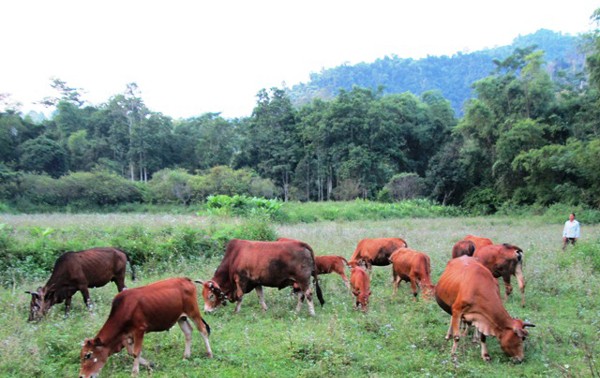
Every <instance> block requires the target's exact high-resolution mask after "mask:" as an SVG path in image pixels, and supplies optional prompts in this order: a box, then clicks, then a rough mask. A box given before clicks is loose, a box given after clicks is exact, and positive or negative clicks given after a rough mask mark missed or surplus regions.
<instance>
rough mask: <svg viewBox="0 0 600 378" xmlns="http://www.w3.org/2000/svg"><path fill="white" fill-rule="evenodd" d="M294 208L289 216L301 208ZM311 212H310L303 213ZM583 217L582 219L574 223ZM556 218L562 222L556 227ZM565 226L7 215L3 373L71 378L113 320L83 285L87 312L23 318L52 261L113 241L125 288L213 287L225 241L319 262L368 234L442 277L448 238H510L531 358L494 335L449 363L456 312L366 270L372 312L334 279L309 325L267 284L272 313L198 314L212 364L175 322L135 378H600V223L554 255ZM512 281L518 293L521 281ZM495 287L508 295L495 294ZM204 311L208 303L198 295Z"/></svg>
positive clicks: (304, 314) (118, 370)
mask: <svg viewBox="0 0 600 378" xmlns="http://www.w3.org/2000/svg"><path fill="white" fill-rule="evenodd" d="M300 211H301V210H296V213H298V214H299V213H300ZM305 214H306V215H303V216H306V217H308V214H307V213H305ZM578 215H579V214H578ZM561 220H562V219H561ZM561 220H557V221H553V222H548V221H547V219H545V218H543V217H540V216H519V217H516V216H515V217H511V216H495V217H462V216H453V217H444V218H403V219H384V220H374V219H366V220H365V219H359V220H340V219H335V217H332V219H331V220H323V219H320V220H315V219H311V223H289V222H288V223H279V222H278V223H275V222H274V221H273V220H272V219H271V218H268V217H258V218H249V219H240V218H225V217H210V216H208V217H203V216H202V217H201V216H192V215H165V214H155V215H149V214H145V215H141V214H129V215H123V214H103V215H94V214H87V215H85V214H84V215H70V214H59V215H56V214H46V215H8V214H5V215H2V216H1V220H0V223H1V224H2V226H1V227H0V250H1V255H0V271H1V273H0V281H1V287H0V308H1V309H2V311H0V376H6V377H8V376H10V377H32V376H38V377H66V376H76V374H77V373H78V371H79V351H80V348H81V343H82V341H83V340H84V338H86V337H92V336H94V335H95V334H96V333H97V332H98V330H99V329H100V327H101V326H102V325H103V324H104V321H105V320H106V318H107V317H108V313H109V311H110V303H111V300H112V298H113V296H114V295H115V294H116V288H115V286H114V285H112V284H109V285H107V286H105V287H103V288H97V289H92V290H91V297H92V302H93V308H92V310H91V311H88V310H87V309H86V308H85V306H84V304H83V301H82V299H81V295H80V294H77V295H76V296H75V297H74V298H73V306H72V310H71V315H70V316H69V317H67V318H65V317H64V311H63V310H64V307H63V306H64V305H63V304H59V305H56V306H55V307H53V308H52V310H51V311H50V313H49V315H48V316H47V317H46V318H45V319H44V320H43V321H40V322H38V323H28V322H27V313H28V306H29V299H30V297H29V295H28V294H26V293H25V290H32V289H35V288H36V287H37V286H41V285H43V284H44V283H45V281H46V280H47V278H48V277H49V275H50V271H51V269H52V264H53V263H54V260H55V259H56V257H57V256H58V255H60V253H62V252H63V251H66V250H80V249H85V248H89V247H93V246H100V245H110V246H115V247H119V248H122V249H124V250H125V251H127V252H129V253H130V254H131V255H132V256H133V257H134V263H135V264H136V268H137V273H138V277H139V278H138V280H137V281H135V282H132V281H131V280H130V277H131V276H130V275H129V274H128V275H127V278H126V283H127V285H128V286H129V287H136V286H141V285H144V284H148V283H151V282H153V281H156V280H159V279H162V278H167V277H173V276H188V277H190V278H194V279H196V278H201V279H208V278H211V277H212V273H213V272H214V270H215V268H216V267H217V265H218V264H219V262H220V260H221V256H222V253H223V247H224V245H225V243H226V241H227V240H228V239H230V238H232V237H239V238H249V239H263V240H272V239H274V238H276V237H280V236H281V237H291V238H296V239H300V240H303V241H306V242H308V243H309V244H310V245H311V246H312V247H313V249H314V250H315V252H316V254H336V255H342V256H345V257H346V258H348V257H350V255H351V254H352V252H353V251H354V248H355V246H356V244H357V242H358V241H359V240H360V239H362V238H365V237H392V236H398V237H402V238H404V239H406V240H407V242H408V244H409V246H410V247H411V248H414V249H417V250H420V251H423V252H426V253H427V254H429V255H430V257H431V261H432V279H433V281H434V283H435V282H437V279H438V278H439V276H440V274H441V273H442V271H443V270H444V267H445V265H446V262H447V261H448V259H449V256H450V251H451V248H452V245H453V244H454V242H456V241H457V240H459V239H460V238H462V237H463V236H464V235H466V234H468V233H471V234H476V235H482V236H487V237H490V238H492V239H493V240H494V241H496V242H510V243H513V244H516V245H518V246H520V247H521V248H522V249H523V250H524V251H525V265H524V274H525V279H526V281H527V287H526V305H525V307H524V308H522V307H521V306H520V295H519V293H518V292H517V290H516V291H515V293H513V295H512V296H511V297H510V298H509V299H508V300H507V301H506V302H505V306H506V307H507V309H508V312H509V313H510V314H511V315H512V316H514V317H519V318H521V319H526V320H527V321H530V322H532V323H535V324H536V325H537V327H536V328H532V329H530V337H529V338H528V339H527V340H526V342H525V361H524V362H523V363H522V364H518V365H515V364H513V363H511V362H510V360H509V358H508V357H506V356H505V355H504V354H503V352H502V350H501V349H500V346H499V344H498V341H497V340H496V339H495V338H488V346H489V350H490V354H491V356H492V361H491V362H489V363H486V362H484V361H482V360H481V357H480V350H479V346H478V345H477V344H472V343H471V341H470V339H467V338H464V339H462V340H461V342H460V347H459V350H458V358H457V361H456V362H455V361H453V360H452V358H451V356H450V349H451V343H452V342H451V341H446V340H444V335H445V333H446V331H447V328H448V325H449V322H450V316H449V315H447V314H446V313H445V312H443V311H442V310H441V308H440V307H439V306H438V305H437V304H436V303H435V301H434V300H432V301H426V300H423V299H421V298H419V299H418V300H417V301H413V300H412V295H411V293H410V289H409V285H407V284H403V285H401V287H400V290H399V292H398V294H397V295H396V296H393V295H392V284H391V276H392V274H391V267H390V266H388V267H374V268H373V273H372V276H371V280H372V292H373V294H372V295H371V301H370V308H369V312H367V313H366V314H365V313H362V312H360V311H355V310H354V309H353V299H352V296H351V294H350V292H349V291H348V290H347V289H346V288H345V286H344V284H343V282H342V280H341V279H340V277H339V276H337V275H323V276H320V277H319V279H320V282H321V285H322V288H323V293H324V296H325V300H326V303H325V306H324V307H322V308H320V307H317V308H316V313H317V314H316V316H315V317H310V316H309V315H308V311H307V309H306V307H303V309H302V311H301V312H300V313H296V312H295V304H296V299H295V297H293V296H292V295H291V289H290V288H286V289H283V290H277V289H274V288H265V299H266V302H267V305H268V306H269V309H268V310H267V311H266V312H263V311H262V310H261V308H260V305H259V303H258V299H257V296H256V294H254V293H250V294H248V295H247V296H246V297H245V298H244V303H243V305H242V309H241V312H240V313H239V314H234V313H233V307H234V306H227V307H224V308H220V309H219V310H217V311H216V312H215V313H212V314H204V317H205V319H206V321H207V322H208V323H209V324H210V326H211V329H212V333H211V337H210V340H211V346H212V349H213V353H214V356H215V357H214V358H213V359H207V358H206V357H205V349H204V346H203V344H202V341H201V337H200V335H199V333H198V332H196V331H194V335H193V339H194V341H193V346H192V357H191V358H190V359H189V360H182V355H183V347H184V338H183V334H182V333H181V332H180V331H179V330H178V329H177V327H174V328H173V329H172V330H171V331H169V332H163V333H150V334H147V335H146V337H145V339H144V349H143V356H144V357H145V358H146V359H149V360H150V361H152V362H154V363H155V364H156V365H155V367H154V369H153V371H152V372H149V371H148V370H146V369H144V368H142V369H141V373H140V376H150V375H151V376H154V377H278V378H279V377H398V376H419V377H421V376H422V377H427V376H432V377H445V376H461V377H481V376H486V377H506V376H527V377H536V376H540V377H542V376H543V377H579V376H596V377H597V376H599V374H600V366H599V362H600V361H599V358H598V356H599V355H600V292H599V291H600V257H599V256H600V226H598V225H593V224H585V223H583V230H582V232H583V235H582V236H583V238H582V240H581V241H580V242H579V244H578V245H576V246H575V247H574V248H570V249H568V250H567V251H566V252H562V251H561V231H562V222H561ZM515 286H516V285H515ZM501 292H503V290H502V291H501ZM199 301H200V304H201V306H202V305H203V303H202V299H201V298H200V297H199ZM132 363H133V359H132V358H131V357H129V356H128V355H127V354H126V352H125V351H122V352H121V353H119V354H116V355H113V356H112V357H110V358H109V360H108V363H107V365H106V366H105V367H104V369H103V370H102V372H101V376H103V377H129V376H130V372H131V367H132Z"/></svg>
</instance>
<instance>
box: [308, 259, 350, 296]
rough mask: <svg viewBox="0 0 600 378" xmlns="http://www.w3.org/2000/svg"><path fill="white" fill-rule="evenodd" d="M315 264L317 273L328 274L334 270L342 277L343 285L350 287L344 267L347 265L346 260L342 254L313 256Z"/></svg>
mask: <svg viewBox="0 0 600 378" xmlns="http://www.w3.org/2000/svg"><path fill="white" fill-rule="evenodd" d="M315 263H316V264H317V274H329V273H332V272H335V273H337V274H339V275H340V276H341V277H342V280H343V281H344V285H346V287H347V288H350V283H349V282H348V277H346V274H345V271H344V269H345V267H346V266H348V261H346V259H345V258H343V257H342V256H315Z"/></svg>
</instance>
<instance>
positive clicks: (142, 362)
mask: <svg viewBox="0 0 600 378" xmlns="http://www.w3.org/2000/svg"><path fill="white" fill-rule="evenodd" d="M125 349H127V353H128V354H129V355H130V356H132V357H134V358H135V354H134V353H133V339H132V338H131V337H128V338H127V340H126V341H125ZM139 361H140V365H142V366H145V367H147V368H148V369H152V368H153V367H154V364H153V363H152V362H150V361H148V360H145V359H143V358H142V357H141V356H140V357H139Z"/></svg>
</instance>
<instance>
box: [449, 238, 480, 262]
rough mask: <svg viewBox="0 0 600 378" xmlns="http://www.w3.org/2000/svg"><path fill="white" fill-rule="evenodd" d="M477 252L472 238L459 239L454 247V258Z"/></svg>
mask: <svg viewBox="0 0 600 378" xmlns="http://www.w3.org/2000/svg"><path fill="white" fill-rule="evenodd" d="M474 252H475V243H473V242H472V241H470V240H459V241H457V242H456V244H454V246H453V247H452V258H453V259H455V258H457V257H460V256H473V253H474Z"/></svg>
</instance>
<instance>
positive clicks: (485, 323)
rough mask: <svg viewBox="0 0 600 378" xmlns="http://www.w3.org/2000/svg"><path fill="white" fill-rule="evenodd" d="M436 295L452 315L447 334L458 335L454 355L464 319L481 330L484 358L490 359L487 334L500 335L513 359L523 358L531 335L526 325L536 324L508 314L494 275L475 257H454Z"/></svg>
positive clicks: (504, 346)
mask: <svg viewBox="0 0 600 378" xmlns="http://www.w3.org/2000/svg"><path fill="white" fill-rule="evenodd" d="M435 298H436V300H437V303H438V304H439V305H440V307H441V308H442V309H443V310H444V311H446V312H447V313H448V314H450V315H452V321H451V324H450V329H449V330H448V335H447V336H446V337H447V338H449V337H451V336H454V344H453V345H452V355H453V356H454V357H455V356H456V348H457V346H458V341H459V340H460V330H459V327H460V323H461V321H463V322H465V323H467V324H470V325H473V326H474V327H476V328H477V330H478V331H479V332H480V333H481V336H480V337H481V357H482V358H483V359H484V360H485V361H489V360H490V355H489V353H488V350H487V345H486V343H485V340H486V336H495V337H497V338H498V341H499V342H500V347H501V348H502V350H503V351H504V352H505V353H506V354H507V355H508V356H510V357H512V358H513V361H515V362H521V361H522V360H523V358H524V352H523V341H524V340H525V337H526V336H527V330H525V327H534V325H533V324H530V323H526V322H523V321H522V320H519V319H514V318H512V317H511V316H510V315H509V314H508V312H507V311H506V309H505V308H504V305H503V304H502V299H500V292H499V290H498V284H497V282H496V280H495V279H494V276H493V275H492V273H491V272H490V271H489V269H487V268H486V267H485V266H483V265H482V264H481V263H480V262H479V261H477V260H476V259H475V258H473V257H468V256H462V257H459V258H456V259H452V260H450V262H449V263H448V265H447V266H446V269H445V270H444V272H443V273H442V275H441V277H440V279H439V281H438V283H437V285H436V287H435Z"/></svg>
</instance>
